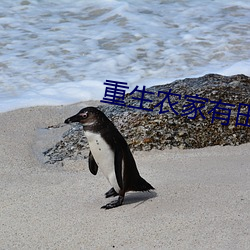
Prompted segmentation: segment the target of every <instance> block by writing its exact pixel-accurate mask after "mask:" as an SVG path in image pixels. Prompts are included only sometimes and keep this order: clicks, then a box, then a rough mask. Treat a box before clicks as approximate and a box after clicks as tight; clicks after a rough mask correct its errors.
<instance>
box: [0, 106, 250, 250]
mask: <svg viewBox="0 0 250 250" xmlns="http://www.w3.org/2000/svg"><path fill="white" fill-rule="evenodd" d="M93 104H95V103H92V102H84V103H78V104H75V105H69V106H58V107H45V106H44V107H35V108H26V109H19V110H15V111H11V112H7V113H0V127H1V133H0V139H1V144H0V148H1V150H0V188H1V193H0V249H1V250H2V249H6V250H7V249H8V250H12V249H19V250H20V249H249V246H250V231H249V229H250V167H249V166H250V156H249V151H250V144H244V145H240V146H225V147H222V146H215V147H209V148H203V149H195V150H179V149H172V150H164V151H157V150H152V151H149V152H143V151H140V152H134V157H135V160H136V162H137V166H138V169H139V171H140V173H141V175H142V176H143V177H144V178H145V179H146V180H147V181H148V182H149V183H151V184H152V185H153V186H154V187H155V192H150V193H148V192H147V193H132V192H131V193H128V194H127V195H126V197H125V202H124V205H123V206H121V207H118V208H115V209H111V210H103V209H100V207H101V206H102V205H104V204H106V203H107V200H106V199H105V197H104V193H105V192H106V191H108V189H109V188H110V186H109V184H108V182H107V180H106V179H105V177H104V176H103V175H102V173H101V172H98V174H97V175H96V176H93V175H92V174H91V173H90V172H89V170H88V165H87V159H85V160H81V161H80V160H78V161H72V160H65V161H64V162H63V164H57V165H52V164H51V165H49V164H43V158H42V152H43V151H44V150H46V149H47V148H49V147H52V146H53V145H54V144H55V143H56V142H57V141H58V140H60V138H61V136H62V134H63V132H64V131H66V130H67V129H68V127H67V126H65V127H62V128H59V129H51V130H48V129H45V128H46V127H48V126H51V125H55V124H58V123H62V122H63V121H64V120H65V118H67V117H69V116H71V115H73V114H75V113H76V112H78V111H79V110H80V108H83V107H85V106H89V105H93ZM109 200H110V199H109Z"/></svg>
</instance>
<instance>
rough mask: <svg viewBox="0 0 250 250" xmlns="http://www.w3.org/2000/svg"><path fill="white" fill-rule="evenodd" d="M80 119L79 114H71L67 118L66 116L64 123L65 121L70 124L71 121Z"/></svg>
mask: <svg viewBox="0 0 250 250" xmlns="http://www.w3.org/2000/svg"><path fill="white" fill-rule="evenodd" d="M80 120H81V116H79V115H78V114H77V115H73V116H71V117H69V118H67V119H66V120H65V121H64V123H67V124H70V123H72V122H80Z"/></svg>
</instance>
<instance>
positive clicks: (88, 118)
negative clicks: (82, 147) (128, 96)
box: [64, 107, 108, 127]
mask: <svg viewBox="0 0 250 250" xmlns="http://www.w3.org/2000/svg"><path fill="white" fill-rule="evenodd" d="M106 119H108V118H107V117H106V116H105V115H104V114H103V113H102V112H101V111H100V110H98V109H97V108H94V107H87V108H84V109H82V110H80V111H79V112H78V113H77V114H76V115H73V116H71V117H69V118H67V119H66V120H65V121H64V122H65V123H67V124H70V123H73V122H79V123H81V124H82V125H83V126H84V127H91V126H98V125H99V124H100V123H102V121H104V120H106Z"/></svg>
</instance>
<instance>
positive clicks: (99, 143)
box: [85, 131, 120, 193]
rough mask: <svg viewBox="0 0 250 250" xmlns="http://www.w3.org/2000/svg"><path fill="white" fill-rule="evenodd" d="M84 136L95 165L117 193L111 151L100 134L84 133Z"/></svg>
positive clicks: (113, 159)
mask: <svg viewBox="0 0 250 250" xmlns="http://www.w3.org/2000/svg"><path fill="white" fill-rule="evenodd" d="M85 135H86V137H87V139H88V143H89V147H90V150H91V153H92V155H93V157H94V159H95V162H96V164H97V165H98V167H99V168H100V169H101V171H102V172H103V174H104V176H105V177H106V178H107V179H108V181H109V183H110V184H111V186H112V187H113V188H114V189H115V191H116V192H117V193H119V190H120V187H119V185H118V182H117V179H116V175H115V155H114V152H113V150H112V149H111V148H110V146H109V145H108V144H107V143H106V141H105V140H104V139H103V138H102V137H101V135H100V134H96V133H92V132H89V131H86V132H85Z"/></svg>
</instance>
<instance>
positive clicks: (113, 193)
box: [105, 188, 118, 198]
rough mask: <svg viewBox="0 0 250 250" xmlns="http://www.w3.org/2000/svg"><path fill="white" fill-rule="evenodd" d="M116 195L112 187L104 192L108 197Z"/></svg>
mask: <svg viewBox="0 0 250 250" xmlns="http://www.w3.org/2000/svg"><path fill="white" fill-rule="evenodd" d="M117 195H118V193H117V192H116V191H115V189H114V188H111V189H110V190H109V191H108V192H106V193H105V197H106V198H109V197H112V196H113V197H115V196H117Z"/></svg>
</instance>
